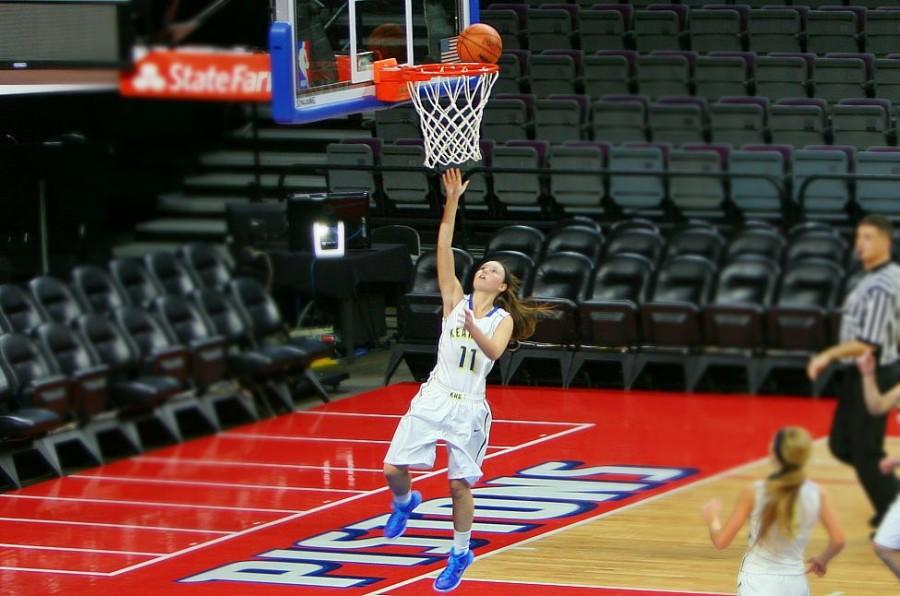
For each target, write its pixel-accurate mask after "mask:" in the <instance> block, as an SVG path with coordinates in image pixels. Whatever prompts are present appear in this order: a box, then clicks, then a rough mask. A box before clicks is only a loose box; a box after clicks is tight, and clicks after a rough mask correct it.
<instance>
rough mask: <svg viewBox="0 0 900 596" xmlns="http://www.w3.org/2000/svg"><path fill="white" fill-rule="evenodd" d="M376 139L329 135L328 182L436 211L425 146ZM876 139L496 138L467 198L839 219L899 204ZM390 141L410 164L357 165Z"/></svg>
mask: <svg viewBox="0 0 900 596" xmlns="http://www.w3.org/2000/svg"><path fill="white" fill-rule="evenodd" d="M795 134H796V135H797V136H798V138H805V137H804V135H807V134H809V132H808V131H805V130H803V128H802V127H800V128H798V129H797V130H796V131H795ZM379 147H380V144H378V143H372V142H366V143H341V144H332V145H329V147H328V159H329V164H340V165H341V166H343V167H344V168H346V169H339V170H338V169H336V170H334V171H332V172H331V173H330V175H329V183H330V184H331V187H330V188H331V190H332V191H367V192H370V193H372V195H373V196H374V197H381V200H382V203H381V204H380V205H379V207H380V208H382V209H384V211H383V212H384V213H391V214H400V213H401V212H399V211H397V210H393V209H392V208H391V207H390V205H393V204H395V203H396V204H401V205H404V204H406V203H408V204H410V205H413V206H414V207H416V208H417V209H415V212H417V213H436V211H437V205H438V203H439V190H438V184H437V180H436V179H433V178H431V177H430V176H429V174H428V173H427V172H426V171H424V170H423V168H422V167H421V160H422V148H421V146H419V145H415V144H410V145H399V146H392V145H385V146H384V147H380V148H381V150H382V152H383V153H381V158H380V160H376V158H377V156H378V153H377V152H376V151H377V149H378V148H379ZM373 148H375V150H373ZM883 149H884V150H880V149H878V150H870V151H860V152H857V151H856V150H855V149H854V147H852V146H819V145H813V146H808V147H806V148H804V149H794V148H793V147H791V146H789V145H746V146H744V147H743V148H742V149H740V150H733V149H731V148H730V147H729V146H727V145H721V144H703V143H697V144H685V145H682V146H681V147H680V148H678V149H673V148H672V147H671V146H670V145H668V144H666V143H635V144H625V145H622V146H612V147H610V146H608V145H607V144H603V143H591V142H579V143H569V144H563V145H558V146H551V145H549V144H547V143H546V142H542V141H510V142H508V143H506V144H504V145H496V146H493V145H492V144H491V143H489V142H486V141H482V153H483V156H484V163H483V164H482V167H481V168H480V169H479V170H474V169H473V168H474V166H473V167H471V168H468V171H470V172H472V173H471V175H470V178H471V183H470V186H469V189H468V190H467V192H466V196H465V205H466V211H467V212H468V213H471V214H472V215H478V214H489V215H494V216H499V217H503V216H511V215H513V214H518V215H529V214H530V215H534V216H554V215H561V214H566V213H567V214H579V213H581V214H591V215H600V214H616V213H620V212H624V213H631V214H635V213H644V214H647V215H652V216H657V215H665V214H666V212H671V211H674V212H675V213H677V214H680V215H685V216H692V217H710V218H713V219H723V218H726V217H728V216H729V215H731V214H734V213H736V214H738V215H742V216H745V217H762V218H766V219H780V220H784V221H795V220H800V219H803V218H808V219H824V220H833V221H847V219H848V217H849V216H850V215H852V214H854V213H859V212H872V213H883V214H887V215H897V214H898V213H900V210H898V204H897V201H896V196H897V191H898V189H900V178H898V176H900V152H898V151H897V150H895V149H894V148H883ZM389 150H390V152H388V151H389ZM394 152H397V153H399V154H401V155H402V156H403V158H404V160H405V162H404V164H405V166H406V167H409V168H410V170H409V172H391V173H390V176H389V175H388V174H389V173H388V172H384V173H383V174H382V177H381V178H380V179H379V177H378V176H377V172H376V171H374V170H373V169H370V170H353V167H354V166H365V167H370V168H374V167H375V166H376V165H378V164H379V163H380V164H384V165H387V164H395V163H396V162H394V161H389V160H388V159H386V157H387V156H389V155H391V156H392V155H394ZM485 168H487V169H485ZM544 169H549V172H547V171H546V170H544ZM494 170H496V171H494ZM505 170H509V171H505ZM542 170H544V171H542ZM350 174H352V175H350ZM854 176H856V177H857V179H854ZM872 176H877V178H872ZM394 184H397V187H396V188H397V190H396V191H395V187H394V186H393V185H394ZM413 186H416V188H415V189H414V190H413ZM389 204H390V205H389Z"/></svg>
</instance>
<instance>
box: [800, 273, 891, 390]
mask: <svg viewBox="0 0 900 596" xmlns="http://www.w3.org/2000/svg"><path fill="white" fill-rule="evenodd" d="M863 300H864V305H863V308H862V310H861V312H860V321H859V325H858V326H857V327H858V329H859V333H858V334H857V336H856V338H855V339H851V340H849V341H844V342H841V343H839V344H837V345H835V346H832V347H830V348H828V349H827V350H825V351H823V352H819V353H818V354H816V355H815V356H813V357H812V358H810V360H809V364H807V366H806V374H807V375H808V376H809V378H810V379H812V380H815V379H816V377H818V376H819V375H820V374H821V373H822V371H823V370H825V369H826V368H828V365H830V364H831V363H832V362H834V361H835V360H840V359H842V358H857V357H859V356H862V355H863V354H865V353H867V352H871V351H872V350H875V349H877V348H878V347H879V346H880V345H882V343H884V341H885V338H884V334H885V332H886V331H887V325H886V324H885V322H886V321H887V320H888V314H889V312H888V309H890V308H891V303H892V301H891V296H890V295H889V294H888V293H887V292H886V291H884V290H883V289H881V288H873V289H872V290H871V291H869V292H868V293H867V294H866V296H865V297H864V298H863Z"/></svg>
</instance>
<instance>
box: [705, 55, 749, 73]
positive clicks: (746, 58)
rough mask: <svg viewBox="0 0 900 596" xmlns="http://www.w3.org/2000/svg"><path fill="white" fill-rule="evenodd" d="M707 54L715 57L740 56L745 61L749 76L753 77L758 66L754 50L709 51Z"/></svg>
mask: <svg viewBox="0 0 900 596" xmlns="http://www.w3.org/2000/svg"><path fill="white" fill-rule="evenodd" d="M707 56H710V57H713V58H718V57H722V58H740V59H741V60H743V61H744V65H745V67H746V69H747V71H746V76H747V78H748V79H749V78H753V73H754V71H755V68H756V54H754V53H753V52H709V53H708V54H707Z"/></svg>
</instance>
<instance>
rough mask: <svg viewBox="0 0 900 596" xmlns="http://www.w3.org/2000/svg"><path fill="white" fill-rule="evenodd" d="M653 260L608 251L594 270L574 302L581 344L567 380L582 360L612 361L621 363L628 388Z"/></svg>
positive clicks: (571, 376) (572, 376)
mask: <svg viewBox="0 0 900 596" xmlns="http://www.w3.org/2000/svg"><path fill="white" fill-rule="evenodd" d="M652 273H653V263H652V262H651V261H650V260H649V259H647V258H646V257H643V256H641V255H638V254H631V253H626V252H622V253H619V254H615V255H608V256H607V257H605V258H604V259H603V261H602V262H601V263H600V264H599V265H598V266H597V269H596V270H595V271H594V274H593V279H592V280H591V282H592V283H591V286H590V288H589V289H588V292H587V295H586V296H585V299H584V300H583V301H582V302H581V303H580V304H579V305H578V320H579V329H580V331H581V340H580V344H581V348H580V349H579V350H578V352H576V353H575V358H574V360H573V361H572V366H571V369H570V371H569V383H571V382H572V380H573V379H574V378H575V376H576V375H577V374H578V372H579V371H580V370H581V368H582V367H583V366H584V364H585V363H586V362H597V361H612V362H615V363H617V364H618V365H619V366H620V367H621V373H622V384H623V385H624V386H625V388H626V389H627V388H630V385H628V383H629V382H630V380H631V367H632V364H633V361H634V353H633V351H632V349H633V348H634V347H636V346H637V345H638V344H639V342H640V339H641V326H640V305H641V303H643V302H644V301H645V300H646V298H647V293H648V291H649V289H650V280H651V276H652Z"/></svg>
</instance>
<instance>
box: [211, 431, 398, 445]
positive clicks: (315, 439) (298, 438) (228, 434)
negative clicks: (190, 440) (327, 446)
mask: <svg viewBox="0 0 900 596" xmlns="http://www.w3.org/2000/svg"><path fill="white" fill-rule="evenodd" d="M217 436H218V437H225V438H226V439H232V438H234V439H251V440H254V441H306V442H318V441H323V442H325V443H372V444H374V445H390V444H391V442H390V441H382V440H378V439H339V438H337V437H304V436H300V435H263V434H254V433H235V432H228V431H225V432H221V433H219V434H218V435H217Z"/></svg>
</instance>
